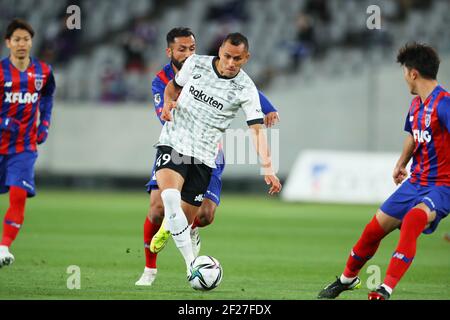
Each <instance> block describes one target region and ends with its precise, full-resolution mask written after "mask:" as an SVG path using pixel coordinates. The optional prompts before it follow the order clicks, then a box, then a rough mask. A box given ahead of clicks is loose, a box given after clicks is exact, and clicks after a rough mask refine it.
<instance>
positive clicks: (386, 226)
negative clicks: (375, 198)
mask: <svg viewBox="0 0 450 320" xmlns="http://www.w3.org/2000/svg"><path fill="white" fill-rule="evenodd" d="M376 219H377V221H378V223H379V224H380V227H381V228H382V229H383V230H384V231H386V233H390V232H391V231H393V230H395V229H397V228H398V227H399V226H400V224H401V223H402V222H401V221H400V220H398V219H396V218H394V217H391V216H390V215H388V214H387V213H385V212H383V211H382V210H381V209H378V210H377V213H376Z"/></svg>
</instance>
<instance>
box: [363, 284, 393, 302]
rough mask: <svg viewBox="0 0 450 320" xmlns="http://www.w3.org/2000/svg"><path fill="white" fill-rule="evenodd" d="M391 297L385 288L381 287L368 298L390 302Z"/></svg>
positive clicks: (370, 293)
mask: <svg viewBox="0 0 450 320" xmlns="http://www.w3.org/2000/svg"><path fill="white" fill-rule="evenodd" d="M390 297H391V295H390V294H389V292H387V290H386V289H385V288H384V287H382V286H379V287H378V288H377V289H376V290H375V291H371V292H369V297H368V298H369V300H389V298H390Z"/></svg>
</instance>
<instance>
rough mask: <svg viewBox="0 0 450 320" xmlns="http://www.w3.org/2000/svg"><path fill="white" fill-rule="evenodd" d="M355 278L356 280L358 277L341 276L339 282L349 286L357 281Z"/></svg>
mask: <svg viewBox="0 0 450 320" xmlns="http://www.w3.org/2000/svg"><path fill="white" fill-rule="evenodd" d="M355 278H356V276H354V277H346V276H344V275H343V274H341V276H340V278H339V280H340V281H341V283H344V284H349V283H352V282H353V280H355Z"/></svg>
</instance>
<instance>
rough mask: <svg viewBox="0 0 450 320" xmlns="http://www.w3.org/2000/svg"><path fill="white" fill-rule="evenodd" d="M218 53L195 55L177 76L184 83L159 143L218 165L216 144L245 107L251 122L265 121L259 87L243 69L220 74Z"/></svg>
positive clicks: (210, 165)
mask: <svg viewBox="0 0 450 320" xmlns="http://www.w3.org/2000/svg"><path fill="white" fill-rule="evenodd" d="M214 59H216V58H215V57H212V56H201V55H192V56H190V57H189V58H188V59H187V60H186V61H185V63H184V65H183V67H182V68H181V70H180V71H179V72H178V73H177V75H176V76H175V79H174V81H175V84H176V85H178V86H181V87H183V89H182V91H181V93H180V96H179V97H178V100H177V108H176V109H174V110H173V117H172V121H167V122H166V123H165V124H164V126H163V129H162V131H161V135H160V137H159V142H158V143H157V144H156V145H157V146H162V145H164V146H170V147H172V148H173V149H175V150H176V151H177V152H179V153H181V154H183V155H187V156H191V157H194V158H197V159H198V160H200V161H202V162H203V163H204V164H206V165H207V166H209V167H211V168H215V167H216V165H215V159H216V156H217V151H218V149H217V146H218V143H219V141H220V138H221V137H222V133H224V132H225V130H226V129H227V128H228V127H229V126H230V124H231V122H232V121H233V119H234V118H235V117H236V113H237V112H238V110H239V109H240V108H242V109H243V110H244V112H245V114H246V117H247V123H248V125H252V124H256V123H261V124H262V123H264V122H263V117H264V115H263V113H262V111H261V105H260V101H259V95H258V91H257V89H256V86H255V84H254V83H253V81H252V80H251V79H250V77H249V76H248V75H247V74H246V73H245V72H244V70H242V69H241V70H240V71H239V73H238V74H237V75H236V76H235V77H234V78H231V79H229V78H225V77H222V76H220V74H219V73H218V71H217V70H216V68H215V66H214Z"/></svg>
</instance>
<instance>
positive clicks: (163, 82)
mask: <svg viewBox="0 0 450 320" xmlns="http://www.w3.org/2000/svg"><path fill="white" fill-rule="evenodd" d="M174 77H175V72H174V70H173V68H172V64H171V63H168V64H166V65H165V66H164V68H162V69H161V70H160V71H159V72H158V73H157V74H156V77H155V78H154V79H153V81H152V94H153V102H154V105H155V111H156V116H157V117H158V119H159V121H161V124H164V120H161V114H162V109H163V107H164V90H165V89H166V86H167V84H168V83H169V81H170V80H172V79H173V78H174ZM258 93H259V101H260V103H261V111H262V112H263V113H264V114H268V113H270V112H277V109H275V107H274V106H273V105H272V103H271V102H270V101H269V100H268V99H267V98H266V97H265V96H264V95H263V94H262V92H261V91H258Z"/></svg>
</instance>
